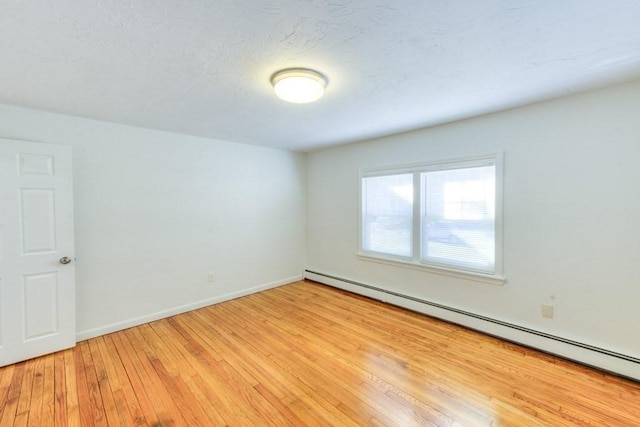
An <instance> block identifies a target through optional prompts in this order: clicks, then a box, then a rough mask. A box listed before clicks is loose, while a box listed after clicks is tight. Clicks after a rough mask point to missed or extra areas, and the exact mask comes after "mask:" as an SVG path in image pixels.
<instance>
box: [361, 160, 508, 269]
mask: <svg viewBox="0 0 640 427" xmlns="http://www.w3.org/2000/svg"><path fill="white" fill-rule="evenodd" d="M499 159H500V158H499V156H491V157H483V158H478V159H467V160H462V161H455V162H442V163H432V164H424V165H417V166H413V167H405V168H398V169H395V170H371V171H367V172H364V173H363V174H362V181H361V184H362V187H361V190H362V202H361V203H362V205H361V206H362V210H361V226H362V228H361V242H360V251H361V254H363V255H366V256H369V257H374V258H380V259H383V260H384V259H388V260H395V261H401V262H406V263H410V264H414V265H423V266H425V267H435V268H444V269H447V270H453V271H463V272H472V273H479V274H481V275H489V276H495V277H497V276H498V274H499V273H500V267H501V266H500V263H499V262H498V261H499V254H500V253H501V247H500V244H499V243H500V240H501V239H500V237H499V236H501V232H500V230H501V224H500V223H499V222H500V218H501V212H500V211H499V210H500V195H499V194H498V189H499V188H500V182H501V177H500V173H501V171H500V165H499V163H498V160H499Z"/></svg>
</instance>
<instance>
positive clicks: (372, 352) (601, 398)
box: [0, 282, 640, 427]
mask: <svg viewBox="0 0 640 427" xmlns="http://www.w3.org/2000/svg"><path fill="white" fill-rule="evenodd" d="M26 425H32V426H33V425H37V426H49V425H56V426H74V427H75V426H78V427H85V426H107V425H108V426H119V425H120V426H153V427H160V426H226V425H229V426H262V425H265V426H266V425H268V426H287V425H289V426H329V425H336V426H337V425H339V426H360V425H371V426H398V427H404V426H410V425H420V426H423V425H424V426H438V427H440V426H501V427H504V426H516V427H521V426H554V427H555V426H576V425H577V426H598V427H601V426H607V427H608V426H615V427H618V426H637V425H640V383H637V382H633V381H629V380H626V379H623V378H620V377H616V376H612V375H609V374H606V373H603V372H600V371H596V370H593V369H591V368H588V367H585V366H582V365H578V364H575V363H573V362H570V361H567V360H563V359H559V358H556V357H553V356H550V355H548V354H543V353H540V352H537V351H534V350H531V349H528V348H524V347H521V346H518V345H516V344H512V343H507V342H504V341H501V340H499V339H496V338H492V337H488V336H485V335H482V334H479V333H477V332H474V331H470V330H468V329H465V328H462V327H459V326H456V325H453V324H450V323H447V322H443V321H439V320H436V319H433V318H430V317H427V316H423V315H420V314H417V313H414V312H410V311H407V310H404V309H401V308H398V307H394V306H390V305H387V304H384V303H381V302H378V301H372V300H370V299H367V298H365V297H362V296H357V295H353V294H350V293H348V292H345V291H341V290H337V289H334V288H330V287H327V286H323V285H319V284H316V283H313V282H296V283H293V284H290V285H286V286H281V287H278V288H274V289H270V290H268V291H265V292H261V293H258V294H253V295H249V296H246V297H243V298H239V299H237V300H232V301H227V302H224V303H220V304H216V305H213V306H209V307H205V308H203V309H200V310H196V311H193V312H189V313H185V314H182V315H178V316H175V317H172V318H169V319H162V320H159V321H155V322H152V323H150V324H146V325H142V326H139V327H136V328H131V329H128V330H125V331H120V332H116V333H113V334H109V335H105V336H102V337H97V338H94V339H91V340H88V341H84V342H81V343H79V344H78V345H77V346H76V348H74V349H70V350H65V351H62V352H59V353H56V354H53V355H49V356H44V357H41V358H36V359H32V360H29V361H26V362H21V363H18V364H15V365H11V366H7V367H3V368H0V427H5V426H12V427H14V426H26Z"/></svg>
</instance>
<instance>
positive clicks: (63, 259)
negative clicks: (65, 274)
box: [60, 256, 71, 264]
mask: <svg viewBox="0 0 640 427" xmlns="http://www.w3.org/2000/svg"><path fill="white" fill-rule="evenodd" d="M70 262H71V258H69V257H66V256H63V257H62V258H60V264H69V263H70Z"/></svg>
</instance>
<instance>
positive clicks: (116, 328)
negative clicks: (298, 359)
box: [76, 276, 303, 342]
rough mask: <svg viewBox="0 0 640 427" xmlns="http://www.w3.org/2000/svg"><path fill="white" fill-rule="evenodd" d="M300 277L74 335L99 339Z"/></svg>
mask: <svg viewBox="0 0 640 427" xmlns="http://www.w3.org/2000/svg"><path fill="white" fill-rule="evenodd" d="M302 279H303V277H302V276H294V277H289V278H287V279H282V280H277V281H275V282H270V283H265V284H263V285H259V286H254V287H252V288H248V289H242V290H240V291H236V292H230V293H228V294H224V295H220V296H217V297H214V298H209V299H206V300H201V301H196V302H193V303H190V304H185V305H181V306H179V307H174V308H170V309H168V310H163V311H158V312H155V313H150V314H147V315H144V316H139V317H135V318H133V319H128V320H124V321H122V322H117V323H112V324H110V325H105V326H101V327H99V328H93V329H89V330H87V331H82V332H78V333H77V334H76V341H77V342H80V341H84V340H88V339H90V338H95V337H99V336H101V335H106V334H110V333H112V332H117V331H121V330H123V329H128V328H132V327H134V326H139V325H143V324H145V323H149V322H153V321H156V320H160V319H164V318H167V317H171V316H175V315H176V314H181V313H186V312H187V311H192V310H197V309H198V308H202V307H206V306H209V305H213V304H218V303H220V302H224V301H229V300H232V299H236V298H240V297H244V296H247V295H251V294H255V293H257V292H261V291H266V290H267V289H273V288H277V287H278V286H282V285H286V284H289V283H293V282H297V281H300V280H302Z"/></svg>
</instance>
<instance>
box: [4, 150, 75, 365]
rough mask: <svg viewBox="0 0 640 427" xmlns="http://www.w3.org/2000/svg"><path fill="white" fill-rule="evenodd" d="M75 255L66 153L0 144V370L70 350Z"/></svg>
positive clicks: (67, 155) (67, 152) (71, 196)
mask: <svg viewBox="0 0 640 427" xmlns="http://www.w3.org/2000/svg"><path fill="white" fill-rule="evenodd" d="M73 249H74V248H73V191H72V181H71V147H68V146H63V145H52V144H40V143H33V142H24V141H14V140H8V139H0V366H4V365H8V364H11V363H15V362H18V361H21V360H25V359H30V358H32V357H36V356H40V355H43V354H47V353H52V352H54V351H58V350H62V349H65V348H69V347H73V346H74V345H75V343H76V339H75V336H76V328H75V315H76V312H75V284H74V251H73ZM67 261H69V262H68V263H67Z"/></svg>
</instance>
